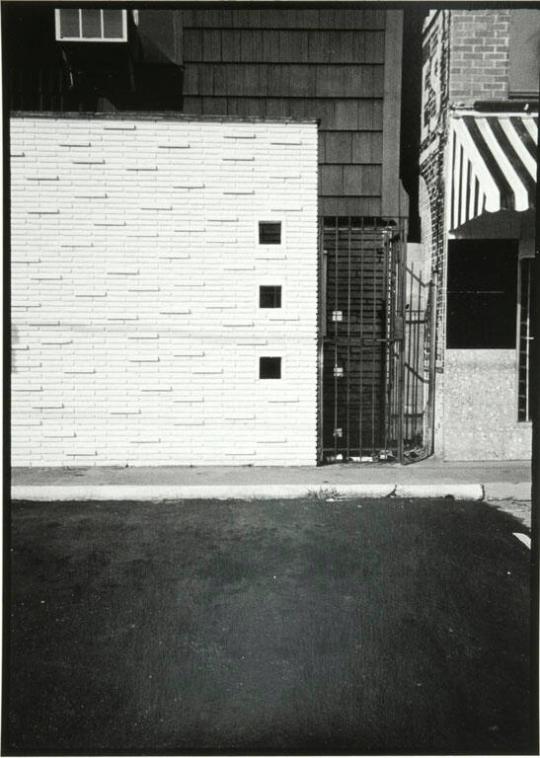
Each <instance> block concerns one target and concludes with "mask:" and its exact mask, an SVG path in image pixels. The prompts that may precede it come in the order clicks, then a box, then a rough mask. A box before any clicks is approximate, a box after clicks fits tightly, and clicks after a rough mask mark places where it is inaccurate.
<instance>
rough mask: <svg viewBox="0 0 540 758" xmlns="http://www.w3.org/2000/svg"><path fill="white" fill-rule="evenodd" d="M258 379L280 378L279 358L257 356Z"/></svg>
mask: <svg viewBox="0 0 540 758" xmlns="http://www.w3.org/2000/svg"><path fill="white" fill-rule="evenodd" d="M259 379H281V358H268V357H264V358H259Z"/></svg>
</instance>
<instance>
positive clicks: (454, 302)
mask: <svg viewBox="0 0 540 758" xmlns="http://www.w3.org/2000/svg"><path fill="white" fill-rule="evenodd" d="M517 256H518V241H517V240H496V239H494V240H450V242H449V244H448V282H447V292H448V298H447V323H446V345H447V347H449V348H454V349H499V350H502V349H512V348H515V346H516V299H517Z"/></svg>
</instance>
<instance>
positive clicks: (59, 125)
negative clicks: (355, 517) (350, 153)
mask: <svg viewBox="0 0 540 758" xmlns="http://www.w3.org/2000/svg"><path fill="white" fill-rule="evenodd" d="M11 155H12V157H11V171H12V174H11V182H12V192H11V203H12V207H11V234H12V308H13V361H12V371H13V373H12V461H13V465H15V466H65V465H71V466H77V465H79V466H80V465H124V464H130V465H165V464H172V465H174V464H179V465H183V464H201V465H204V464H254V465H273V464H276V465H287V464H289V465H303V464H314V463H315V462H316V415H317V412H316V403H317V127H316V124H315V123H311V122H309V123H290V122H247V121H246V122H231V121H205V120H189V121H188V120H179V119H174V118H171V119H170V120H161V119H137V120H133V119H131V118H127V117H126V118H122V119H119V118H115V119H111V118H104V117H101V118H100V117H96V118H87V117H81V118H61V117H58V118H57V117H44V118H41V117H33V116H24V117H22V116H21V117H14V118H12V120H11ZM259 220H263V221H272V220H279V221H281V222H282V225H283V229H282V237H283V244H282V245H281V246H279V247H278V246H275V245H274V246H267V247H265V246H261V245H259V244H258V221H259ZM261 284H275V285H281V286H282V308H281V309H268V310H266V309H263V310H261V309H259V307H258V292H259V285H261ZM265 355H268V356H272V355H276V356H281V357H282V379H281V380H270V379H269V380H261V379H259V378H258V368H259V357H260V356H265Z"/></svg>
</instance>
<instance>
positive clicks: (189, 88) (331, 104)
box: [178, 8, 401, 215]
mask: <svg viewBox="0 0 540 758" xmlns="http://www.w3.org/2000/svg"><path fill="white" fill-rule="evenodd" d="M178 16H179V19H178V27H179V28H180V27H181V28H182V37H183V39H182V49H183V60H184V66H185V68H184V90H183V92H184V111H185V112H186V113H193V114H203V115H212V114H224V115H229V116H256V117H259V118H263V119H264V118H292V119H306V118H307V119H310V118H316V119H317V120H318V121H319V125H320V140H319V164H320V202H319V212H320V213H321V214H332V215H333V214H335V213H337V214H339V215H348V214H353V215H362V214H363V215H373V214H380V213H381V212H382V208H383V206H384V209H385V211H384V212H385V213H388V212H389V211H390V210H391V209H392V207H393V205H396V201H395V198H396V190H395V187H398V185H399V180H398V172H399V166H398V159H397V156H398V147H399V146H398V145H397V144H396V145H394V146H393V147H392V143H393V142H394V141H395V140H396V137H395V134H396V130H395V125H392V124H389V123H385V122H384V120H383V107H384V103H385V102H386V100H387V99H388V98H392V99H393V100H394V112H395V109H396V108H397V109H399V104H400V78H401V65H400V63H399V60H400V55H401V29H400V19H401V12H400V11H383V10H358V9H320V10H319V9H309V10H308V9H306V10H293V9H289V8H288V9H283V10H281V9H260V10H252V9H251V10H232V9H224V8H216V9H204V10H181V11H178ZM396 19H398V21H397V23H396ZM390 58H391V59H392V61H391V65H392V67H393V68H395V71H393V72H392V75H391V72H390V71H389V65H390V64H389V63H388V61H389V60H390ZM385 59H386V64H385ZM396 60H398V63H397V64H396ZM398 121H399V119H398ZM385 130H387V131H388V135H387V137H386V142H385V144H386V147H385V151H383V139H384V138H385V135H384V132H385ZM397 139H399V136H398V137H397ZM383 155H384V156H385V158H384V160H383ZM383 163H385V170H383ZM383 175H385V176H387V177H389V176H391V175H393V185H394V189H391V188H390V187H388V188H387V189H386V190H385V191H386V192H387V193H390V195H391V198H390V201H389V202H388V201H386V202H383V198H382V193H383V180H382V176H383ZM387 184H388V181H387ZM395 212H396V213H397V207H396V208H395Z"/></svg>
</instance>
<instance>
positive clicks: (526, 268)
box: [518, 258, 533, 421]
mask: <svg viewBox="0 0 540 758" xmlns="http://www.w3.org/2000/svg"><path fill="white" fill-rule="evenodd" d="M532 277H533V259H532V258H525V259H524V260H522V261H521V262H520V287H519V356H518V367H519V368H518V371H519V383H518V421H530V420H531V407H530V398H529V376H530V362H531V340H532V335H531V304H532V281H533V278H532Z"/></svg>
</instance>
